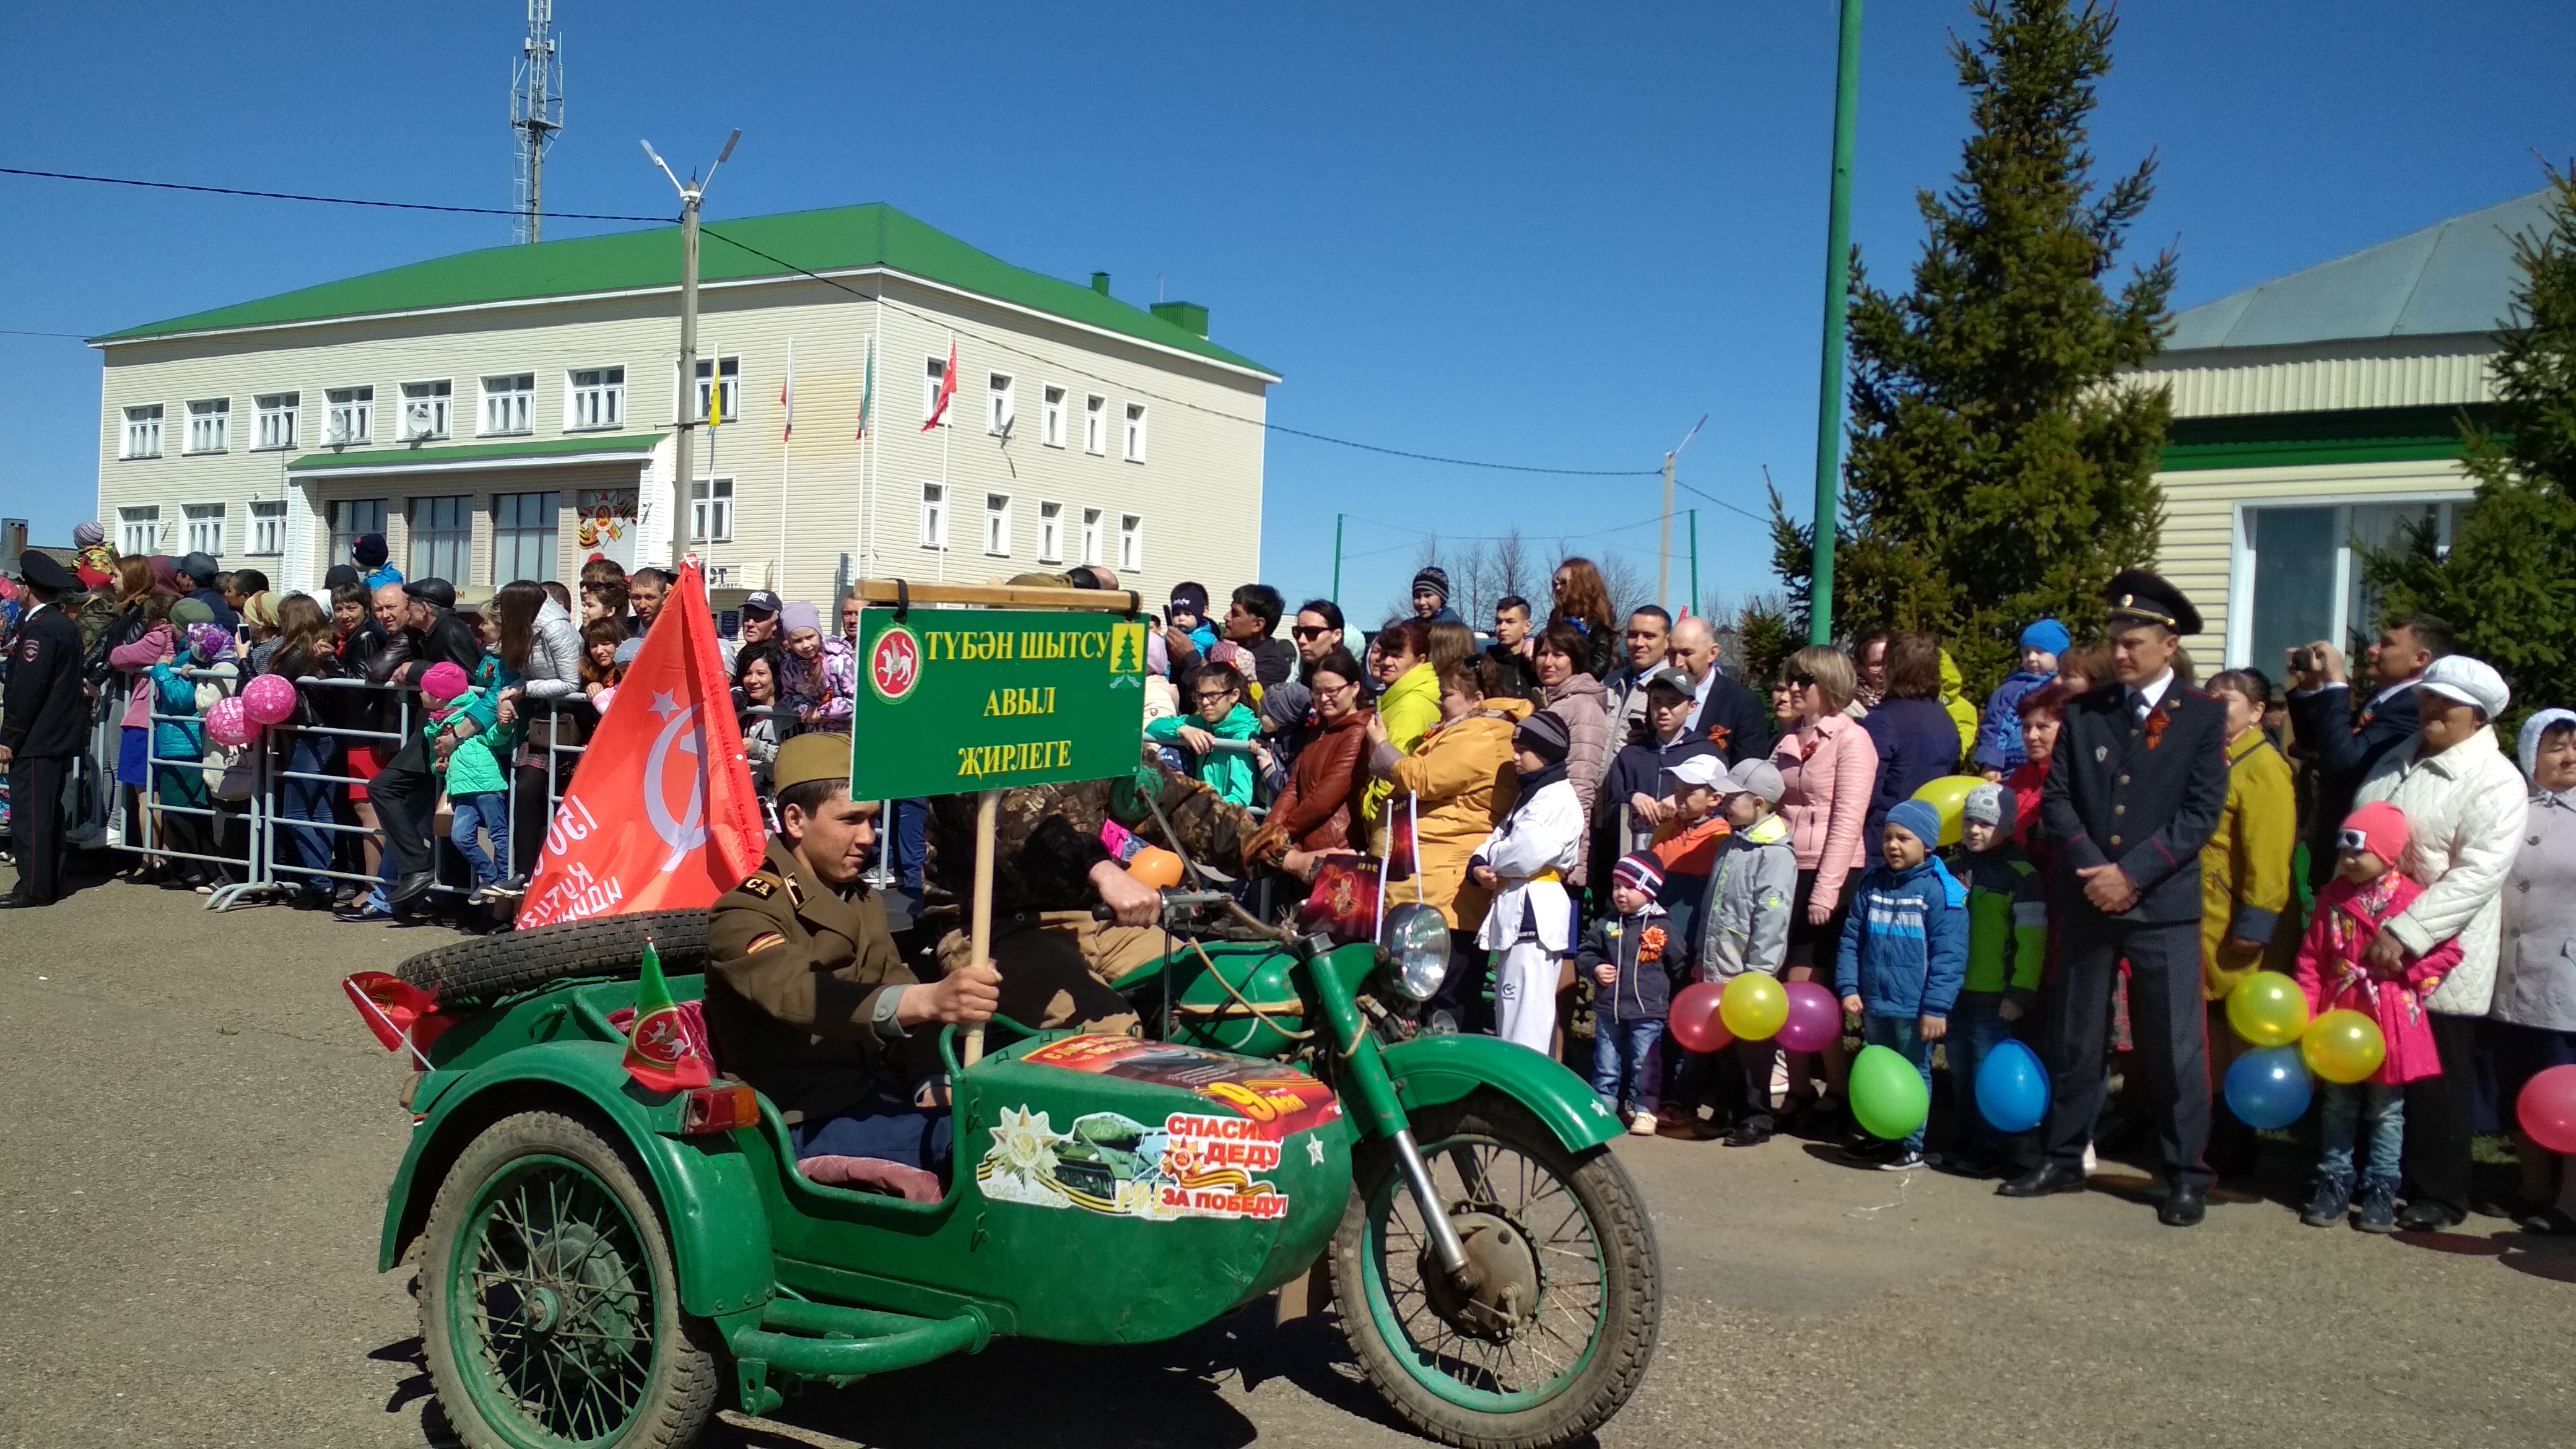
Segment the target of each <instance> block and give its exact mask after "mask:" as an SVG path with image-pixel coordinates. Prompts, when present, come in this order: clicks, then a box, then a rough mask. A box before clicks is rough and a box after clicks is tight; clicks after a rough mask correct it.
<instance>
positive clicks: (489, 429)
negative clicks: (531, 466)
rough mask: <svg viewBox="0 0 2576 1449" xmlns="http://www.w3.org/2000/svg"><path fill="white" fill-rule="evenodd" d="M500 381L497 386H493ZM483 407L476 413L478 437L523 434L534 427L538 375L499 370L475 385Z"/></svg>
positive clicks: (530, 431) (475, 433)
mask: <svg viewBox="0 0 2576 1449" xmlns="http://www.w3.org/2000/svg"><path fill="white" fill-rule="evenodd" d="M494 383H499V384H500V386H498V387H495V386H493V384H494ZM477 391H478V392H479V394H480V400H481V403H482V406H481V408H480V409H478V410H477V413H476V426H475V429H474V435H475V436H476V437H478V438H511V437H522V436H525V435H526V434H529V433H533V432H535V431H536V430H537V427H536V424H537V375H536V374H535V373H533V372H502V373H494V374H493V375H491V376H489V377H486V378H483V379H482V380H481V382H480V383H479V384H478V386H477Z"/></svg>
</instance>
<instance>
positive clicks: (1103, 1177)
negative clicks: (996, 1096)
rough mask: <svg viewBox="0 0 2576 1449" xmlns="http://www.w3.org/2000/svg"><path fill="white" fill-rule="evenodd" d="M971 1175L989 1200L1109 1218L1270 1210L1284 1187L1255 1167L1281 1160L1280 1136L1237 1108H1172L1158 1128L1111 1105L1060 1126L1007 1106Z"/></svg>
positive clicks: (1284, 1205)
mask: <svg viewBox="0 0 2576 1449" xmlns="http://www.w3.org/2000/svg"><path fill="white" fill-rule="evenodd" d="M990 1130H991V1132H992V1134H993V1145H992V1147H991V1148H989V1149H988V1150H987V1151H986V1152H985V1153H984V1160H983V1161H982V1162H980V1163H978V1164H976V1167H975V1182H976V1184H977V1186H978V1187H980V1188H981V1189H982V1191H983V1193H984V1196H985V1197H987V1198H989V1199H991V1200H993V1201H995V1202H1015V1203H1024V1204H1026V1205H1028V1206H1030V1207H1043V1208H1079V1209H1081V1210H1082V1211H1085V1212H1094V1213H1100V1214H1103V1215H1105V1216H1109V1217H1128V1218H1142V1219H1144V1220H1146V1221H1148V1222H1174V1221H1178V1220H1179V1219H1181V1218H1253V1219H1262V1220H1267V1219H1274V1218H1282V1217H1286V1216H1287V1215H1288V1194H1286V1193H1284V1192H1281V1191H1280V1190H1279V1189H1278V1188H1277V1187H1276V1186H1275V1185H1273V1184H1271V1183H1268V1182H1265V1181H1262V1180H1260V1179H1259V1178H1256V1177H1254V1176H1253V1174H1254V1173H1257V1172H1269V1171H1273V1170H1275V1169H1276V1168H1277V1167H1278V1166H1279V1143H1278V1141H1277V1140H1276V1139H1274V1138H1269V1137H1265V1136H1263V1135H1262V1124H1260V1123H1257V1122H1254V1121H1251V1120H1250V1119H1248V1118H1243V1117H1213V1116H1201V1115H1198V1114H1196V1113H1191V1112H1174V1113H1172V1114H1171V1115H1170V1116H1168V1117H1166V1118H1164V1119H1163V1125H1162V1126H1161V1127H1159V1128H1156V1127H1148V1126H1146V1125H1145V1124H1144V1123H1142V1122H1139V1121H1137V1120H1135V1119H1134V1118H1132V1117H1128V1116H1124V1115H1122V1114H1120V1113H1117V1112H1092V1113H1089V1114H1087V1115H1084V1116H1080V1117H1076V1118H1074V1119H1073V1123H1072V1125H1071V1126H1070V1127H1068V1128H1067V1129H1066V1130H1064V1131H1062V1132H1059V1131H1057V1130H1056V1129H1055V1125H1054V1123H1052V1122H1051V1121H1049V1120H1048V1115H1047V1114H1046V1113H1045V1112H1042V1111H1040V1112H1032V1111H1030V1110H1029V1109H1028V1108H1026V1107H1005V1108H1003V1109H1002V1119H1001V1121H1000V1122H998V1123H996V1124H995V1125H994V1126H993V1127H992V1128H991V1129H990Z"/></svg>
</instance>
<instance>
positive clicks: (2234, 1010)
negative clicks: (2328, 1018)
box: [2227, 971, 2308, 1047]
mask: <svg viewBox="0 0 2576 1449" xmlns="http://www.w3.org/2000/svg"><path fill="white" fill-rule="evenodd" d="M2227 1024H2228V1025H2229V1026H2232V1027H2234V1028H2236V1034H2237V1035H2238V1036H2241V1037H2243V1038H2245V1039H2246V1040H2247V1041H2250V1042H2252V1043H2253V1044H2254V1045H2256V1046H2258V1047H2281V1046H2288V1045H2289V1044H2290V1043H2292V1042H2294V1041H2297V1040H2298V1039H2299V1033H2301V1032H2303V1031H2306V1030H2307V1029H2308V994H2307V993H2306V992H2304V991H2301V990H2300V989H2299V983H2297V982H2296V981H2293V980H2291V979H2290V978H2289V977H2287V976H2284V975H2282V974H2281V973H2280V972H2278V971H2257V972H2255V973H2254V974H2253V975H2251V976H2248V977H2246V978H2245V979H2244V980H2242V981H2239V982H2237V983H2236V988H2235V989H2234V990H2232V991H2230V992H2228V993H2227Z"/></svg>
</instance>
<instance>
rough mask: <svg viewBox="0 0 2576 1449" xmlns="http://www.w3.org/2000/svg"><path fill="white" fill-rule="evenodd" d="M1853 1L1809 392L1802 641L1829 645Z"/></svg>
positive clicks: (1837, 105) (1838, 506) (1853, 95)
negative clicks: (1809, 560) (1807, 566)
mask: <svg viewBox="0 0 2576 1449" xmlns="http://www.w3.org/2000/svg"><path fill="white" fill-rule="evenodd" d="M1860 3H1861V0H1843V24H1842V44H1841V52H1840V63H1839V67H1838V69H1837V73H1836V75H1835V78H1834V181H1833V201H1832V204H1831V208H1830V210H1829V211H1828V213H1827V219H1826V223H1825V357H1824V367H1823V372H1822V376H1821V377H1820V379H1819V381H1818V383H1817V388H1816V533H1815V539H1816V541H1815V548H1814V550H1813V551H1812V556H1813V558H1814V567H1813V568H1812V569H1811V570H1810V572H1809V575H1808V577H1809V580H1810V582H1809V586H1808V591H1807V620H1808V623H1807V642H1808V643H1810V644H1830V643H1832V642H1833V641H1834V523H1835V520H1836V519H1838V518H1840V517H1841V516H1842V487H1841V484H1842V441H1843V322H1844V314H1845V312H1847V311H1848V310H1849V308H1850V304H1851V182H1852V136H1853V133H1854V132H1856V131H1858V130H1859V129H1860Z"/></svg>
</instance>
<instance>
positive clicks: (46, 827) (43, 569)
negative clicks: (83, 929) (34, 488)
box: [0, 549, 89, 909]
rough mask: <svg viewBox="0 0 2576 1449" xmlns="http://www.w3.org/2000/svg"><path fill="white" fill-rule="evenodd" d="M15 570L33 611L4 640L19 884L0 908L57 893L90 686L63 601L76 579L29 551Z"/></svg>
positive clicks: (6, 754)
mask: <svg viewBox="0 0 2576 1449" xmlns="http://www.w3.org/2000/svg"><path fill="white" fill-rule="evenodd" d="M18 567H19V568H20V569H21V570H22V571H23V572H24V574H25V576H26V580H27V594H28V596H29V597H30V598H33V599H34V600H35V601H36V607H35V609H34V610H33V611H32V612H30V613H29V614H28V615H27V616H26V617H25V618H24V619H23V620H21V621H20V622H19V625H18V633H17V636H16V637H15V638H14V639H12V640H11V641H10V643H9V650H10V654H9V693H8V698H7V700H6V701H5V702H0V768H6V769H7V770H8V772H9V806H10V814H9V822H10V824H9V828H10V831H11V833H12V835H13V837H14V841H13V843H14V844H15V845H16V847H17V853H18V888H17V889H16V890H14V891H11V892H10V893H9V894H8V895H6V896H0V909H14V908H17V907H21V906H44V905H51V904H53V902H54V900H55V898H56V897H58V896H60V895H61V894H62V889H63V885H62V864H63V863H62V850H63V787H64V784H65V783H66V782H67V781H68V780H69V779H70V777H71V765H72V757H73V756H74V755H77V754H79V753H80V752H81V747H82V746H83V745H85V744H87V743H88V742H89V691H88V689H87V688H86V686H85V685H84V683H83V681H82V678H81V665H82V653H81V639H80V626H79V625H78V624H76V623H74V622H73V621H72V616H71V615H70V614H68V613H66V612H64V610H63V606H62V602H61V601H62V600H65V599H71V598H73V597H74V596H75V595H77V594H79V593H80V588H81V583H80V579H79V578H78V577H77V576H75V575H74V574H73V573H72V571H71V570H70V569H67V568H64V567H63V566H62V565H61V564H58V563H56V562H54V560H53V558H52V556H50V555H48V554H41V553H38V552H36V551H35V550H33V549H29V550H28V551H27V553H26V556H25V557H24V558H23V559H22V560H21V561H20V562H19V565H18Z"/></svg>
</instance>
